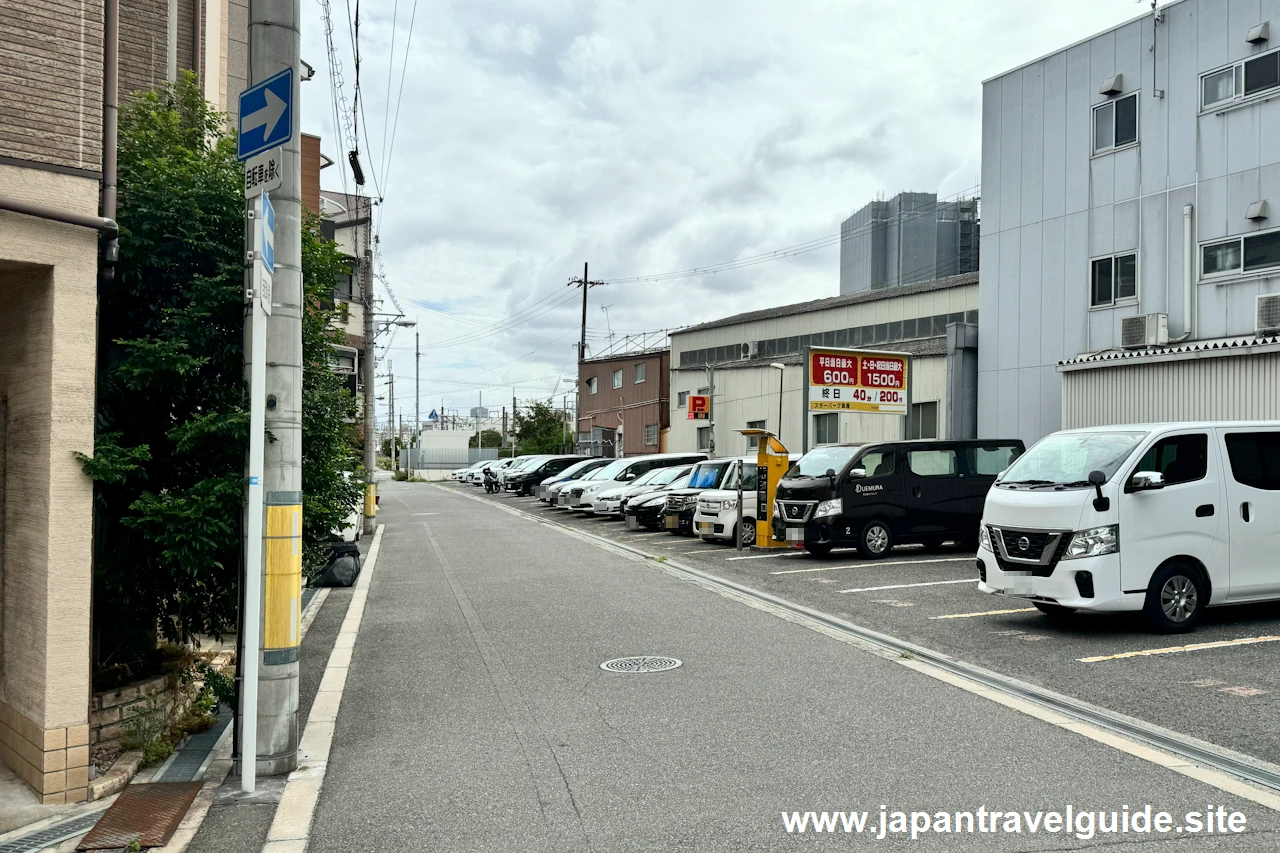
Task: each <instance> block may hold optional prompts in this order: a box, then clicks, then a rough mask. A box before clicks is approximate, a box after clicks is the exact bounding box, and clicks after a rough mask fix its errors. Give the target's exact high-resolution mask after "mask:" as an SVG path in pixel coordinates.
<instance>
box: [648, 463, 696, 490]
mask: <svg viewBox="0 0 1280 853" xmlns="http://www.w3.org/2000/svg"><path fill="white" fill-rule="evenodd" d="M688 473H689V469H688V468H682V467H680V466H675V467H672V468H655V469H654V470H652V471H650V472H649V473H648V474H645V477H646V478H648V479H646V480H645V482H646V483H649V484H651V485H654V486H665V485H667V484H668V483H674V482H675V481H676V480H678V479H680V478H681V477H683V476H684V475H686V474H688ZM636 482H637V483H639V482H640V481H639V480H636Z"/></svg>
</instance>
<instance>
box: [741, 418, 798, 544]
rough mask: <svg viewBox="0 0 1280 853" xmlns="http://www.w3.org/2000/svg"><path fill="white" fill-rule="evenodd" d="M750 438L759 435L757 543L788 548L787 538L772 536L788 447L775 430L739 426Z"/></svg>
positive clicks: (788, 463)
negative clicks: (774, 515)
mask: <svg viewBox="0 0 1280 853" xmlns="http://www.w3.org/2000/svg"><path fill="white" fill-rule="evenodd" d="M738 432H740V433H742V434H743V435H745V436H747V437H748V438H757V439H759V442H758V447H759V449H758V451H757V456H756V544H755V547H757V548H789V547H791V546H790V545H788V544H787V543H786V542H775V541H774V539H773V501H774V498H776V497H777V494H778V483H779V482H780V481H781V480H782V477H783V475H784V474H786V473H787V469H788V468H790V467H791V460H790V457H789V455H788V451H787V448H786V447H785V446H784V445H783V443H782V442H781V441H778V439H777V438H775V437H774V435H773V433H771V432H769V431H768V430H764V429H740V430H738Z"/></svg>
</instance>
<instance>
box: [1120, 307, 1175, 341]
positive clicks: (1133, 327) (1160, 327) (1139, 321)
mask: <svg viewBox="0 0 1280 853" xmlns="http://www.w3.org/2000/svg"><path fill="white" fill-rule="evenodd" d="M1167 343H1169V315H1168V314H1139V315H1138V316H1136V317H1125V318H1124V319H1123V320H1121V321H1120V346H1122V347H1124V348H1125V349H1143V348H1144V347H1162V346H1164V345H1165V344H1167Z"/></svg>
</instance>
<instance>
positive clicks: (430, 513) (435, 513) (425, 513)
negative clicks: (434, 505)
mask: <svg viewBox="0 0 1280 853" xmlns="http://www.w3.org/2000/svg"><path fill="white" fill-rule="evenodd" d="M439 514H440V513H438V512H415V513H414V515H439Z"/></svg>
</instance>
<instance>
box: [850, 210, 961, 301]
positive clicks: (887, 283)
mask: <svg viewBox="0 0 1280 853" xmlns="http://www.w3.org/2000/svg"><path fill="white" fill-rule="evenodd" d="M978 227H979V226H978V199H977V198H969V199H960V200H958V201H944V202H939V201H938V196H937V194H936V193H910V192H907V193H899V194H898V195H896V196H894V197H893V198H891V199H889V200H888V201H873V202H870V203H869V204H867V205H866V206H865V207H863V208H862V209H861V210H859V211H858V212H857V213H855V214H853V216H850V217H849V218H848V219H846V220H845V221H844V222H843V223H842V224H841V226H840V236H841V240H840V293H841V294H849V293H862V292H865V291H868V290H878V289H880V288H882V287H898V286H900V285H904V284H916V283H918V282H922V281H933V280H934V279H938V278H946V277H947V276H949V275H959V274H961V273H968V272H977V270H978Z"/></svg>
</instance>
